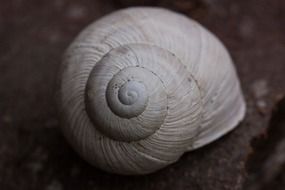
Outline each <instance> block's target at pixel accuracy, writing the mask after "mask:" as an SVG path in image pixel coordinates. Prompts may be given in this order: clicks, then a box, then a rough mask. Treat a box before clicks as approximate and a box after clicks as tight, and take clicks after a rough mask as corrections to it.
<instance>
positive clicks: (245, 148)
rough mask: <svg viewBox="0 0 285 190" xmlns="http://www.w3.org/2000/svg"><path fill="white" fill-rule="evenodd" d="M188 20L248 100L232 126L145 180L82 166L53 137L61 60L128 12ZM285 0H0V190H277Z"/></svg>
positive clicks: (284, 130) (284, 86) (282, 169)
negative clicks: (206, 33)
mask: <svg viewBox="0 0 285 190" xmlns="http://www.w3.org/2000/svg"><path fill="white" fill-rule="evenodd" d="M138 5H148V6H160V7H165V8H169V9H172V10H175V11H177V12H180V13H183V14H185V15H187V16H189V17H191V18H194V19H196V20H197V21H198V22H200V23H201V24H202V25H204V26H205V27H206V28H208V29H209V30H210V31H212V32H213V33H214V34H216V35H217V36H218V37H219V38H220V39H221V41H222V42H223V43H224V44H225V46H226V47H227V48H228V50H229V51H230V53H231V55H232V58H233V60H234V62H235V66H236V68H237V71H238V74H239V76H240V80H241V85H242V88H243V91H244V94H245V98H246V101H247V115H246V118H245V120H244V121H243V122H242V123H241V124H240V126H239V127H238V128H237V129H236V130H234V131H233V132H231V133H230V134H228V135H226V136H225V137H223V138H222V139H220V140H218V141H216V142H214V143H212V144H210V145H208V146H206V147H204V148H202V149H199V150H196V151H193V152H190V153H187V154H185V155H184V156H183V157H182V158H181V159H180V161H178V162H177V163H175V164H173V165H171V166H169V167H167V168H165V169H162V170H160V171H159V172H156V173H153V174H150V175H146V176H119V175H114V174H108V173H105V172H103V171H101V170H98V169H96V168H94V167H92V166H90V165H89V164H87V163H86V162H85V161H84V160H82V159H81V158H80V157H79V156H78V155H77V154H76V153H75V152H74V151H73V150H72V149H71V147H70V146H69V144H67V142H66V140H65V139H64V137H63V135H62V134H61V132H60V130H59V119H58V115H57V113H56V104H55V84H56V80H57V72H58V68H59V65H60V62H61V56H62V54H63V52H64V50H65V49H66V48H67V46H68V45H69V44H70V43H71V41H72V40H73V39H74V37H75V36H76V35H77V34H78V33H79V32H80V31H81V30H82V29H83V28H84V27H85V26H86V25H88V24H89V23H91V22H93V21H94V20H96V19H98V18H100V17H102V16H103V15H106V14H108V13H110V12H112V11H114V10H117V9H120V8H125V7H129V6H138ZM284 94H285V1H284V0H240V1H237V0H188V1H187V0H176V1H170V0H157V1H154V0H104V1H99V0H80V1H79V0H77V1H76V0H48V1H39V0H25V1H24V0H1V1H0V190H78V189H84V190H95V189H100V190H101V189H102V190H107V189H119V190H120V189H122V190H127V189H138V190H142V189H148V190H157V189H162V190H166V189H169V190H172V189H175V190H176V189H177V190H184V189H191V190H242V189H245V190H265V189H274V190H278V189H280V190H281V189H285V140H284V139H285V101H284V100H283V101H282V100H281V99H282V97H283V96H284Z"/></svg>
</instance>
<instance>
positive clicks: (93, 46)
mask: <svg viewBox="0 0 285 190" xmlns="http://www.w3.org/2000/svg"><path fill="white" fill-rule="evenodd" d="M203 56H210V57H203ZM229 95H230V96H229ZM60 98H61V99H60V108H61V110H62V115H63V122H64V124H63V130H64V133H65V135H66V137H67V138H68V140H69V141H70V143H71V144H72V145H73V147H74V148H75V149H76V150H77V151H78V152H79V153H80V154H81V155H82V156H83V157H84V158H85V159H86V160H87V161H89V162H90V163H92V164H94V165H95V166H97V167H99V168H101V169H104V170H106V171H110V172H115V173H121V174H144V173H150V172H153V171H156V170H158V169H160V168H163V167H165V166H167V165H169V164H171V163H173V162H175V161H176V160H177V159H179V157H180V156H181V155H182V154H183V153H184V152H186V151H188V150H191V149H195V148H198V147H200V146H203V145H205V144H207V143H209V142H211V141H213V140H215V139H217V138H218V137H220V136H222V135H223V134H225V133H226V132H228V131H230V130H231V129H232V128H234V127H235V126H236V125H237V123H238V122H239V121H240V120H241V119H242V118H243V115H244V111H245V104H244V101H243V97H242V95H241V91H240V86H239V82H238V80H237V76H236V73H235V70H234V68H233V66H232V63H231V59H230V57H229V55H228V53H227V51H226V50H225V49H224V47H223V46H222V44H221V43H220V42H219V41H218V40H217V39H216V38H215V37H214V36H212V35H211V34H210V33H209V32H208V31H206V30H205V29H204V28H203V27H201V26H200V25H199V24H198V23H196V22H194V21H191V20H189V19H188V18H186V17H184V16H182V15H179V14H176V13H173V12H170V11H167V10H164V9H154V8H132V9H125V10H122V11H118V12H115V13H113V14H111V15H109V16H106V17H104V18H102V19H100V20H99V21H97V22H95V23H94V24H92V25H90V26H89V27H88V28H87V29H86V30H84V31H83V32H82V33H81V34H80V35H79V36H78V37H77V39H76V40H75V41H74V42H73V44H72V45H71V46H70V47H69V49H68V50H67V52H66V54H65V57H64V64H63V72H62V81H61V88H60ZM229 109H231V110H229Z"/></svg>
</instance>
